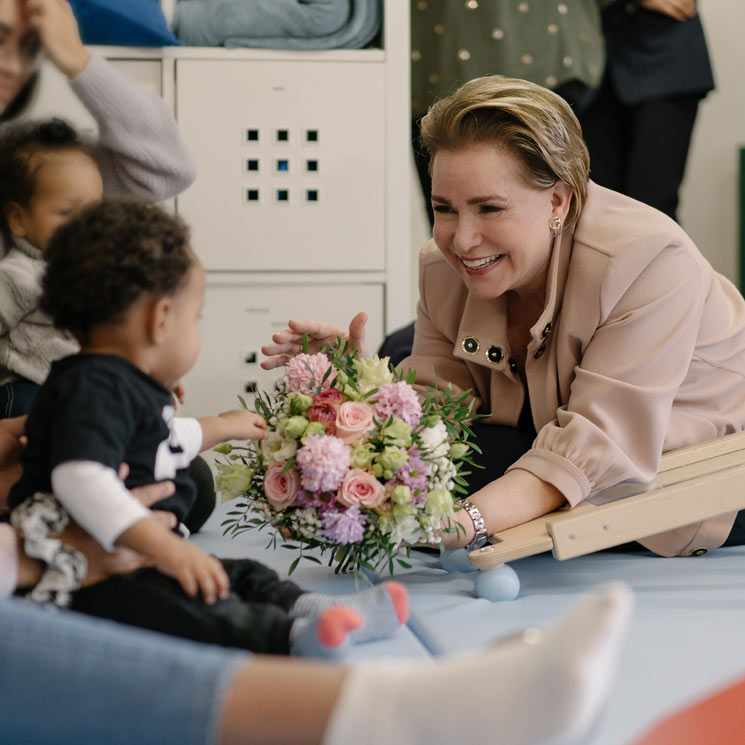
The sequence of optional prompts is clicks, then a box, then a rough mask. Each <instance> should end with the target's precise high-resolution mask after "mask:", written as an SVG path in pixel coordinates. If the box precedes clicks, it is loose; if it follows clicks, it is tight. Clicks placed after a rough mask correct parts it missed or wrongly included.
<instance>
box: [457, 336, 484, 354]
mask: <svg viewBox="0 0 745 745" xmlns="http://www.w3.org/2000/svg"><path fill="white" fill-rule="evenodd" d="M460 346H461V349H462V350H463V351H464V352H465V353H466V354H476V352H478V351H479V347H480V346H481V345H480V344H479V340H478V339H477V338H476V337H475V336H467V337H466V338H465V339H463V341H462V342H461V343H460Z"/></svg>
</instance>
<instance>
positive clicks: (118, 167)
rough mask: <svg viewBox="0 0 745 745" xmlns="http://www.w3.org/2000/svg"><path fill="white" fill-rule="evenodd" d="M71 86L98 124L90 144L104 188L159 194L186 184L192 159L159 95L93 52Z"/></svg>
mask: <svg viewBox="0 0 745 745" xmlns="http://www.w3.org/2000/svg"><path fill="white" fill-rule="evenodd" d="M70 87H71V88H72V90H73V91H74V92H75V94H76V95H77V96H78V98H79V99H80V100H81V102H82V103H83V105H84V106H85V107H86V108H87V109H88V111H89V112H90V113H91V114H92V116H93V118H94V119H95V120H96V122H97V124H98V129H99V136H98V140H97V141H95V142H93V143H92V146H93V149H94V152H95V156H96V160H97V161H98V165H99V167H100V168H101V173H102V176H103V181H104V190H105V192H106V193H107V194H109V195H112V196H127V195H131V196H137V197H144V198H150V199H155V200H162V199H167V198H169V197H172V196H175V195H176V194H179V193H180V192H182V191H183V190H184V189H186V188H187V187H188V186H190V185H191V183H192V182H193V180H194V177H195V167H194V162H193V160H192V158H191V156H190V154H189V153H188V151H187V150H186V147H185V145H184V143H183V141H182V140H181V136H180V134H179V131H178V127H177V126H176V122H175V120H174V118H173V116H172V114H171V112H170V111H169V110H168V108H167V107H166V105H165V103H164V102H163V101H162V100H161V99H160V98H159V97H157V96H154V95H152V94H148V93H146V92H144V91H141V90H140V89H139V88H137V86H135V85H134V84H133V83H131V82H130V81H129V80H127V78H126V77H125V76H124V75H122V74H121V73H120V72H119V71H118V70H116V69H115V68H114V67H113V66H112V65H110V64H109V63H108V62H107V61H106V60H104V59H103V58H101V57H97V56H96V55H94V56H92V57H91V59H90V61H89V62H88V65H87V66H86V68H85V70H83V72H82V73H80V75H78V76H77V77H75V78H74V79H73V80H71V81H70Z"/></svg>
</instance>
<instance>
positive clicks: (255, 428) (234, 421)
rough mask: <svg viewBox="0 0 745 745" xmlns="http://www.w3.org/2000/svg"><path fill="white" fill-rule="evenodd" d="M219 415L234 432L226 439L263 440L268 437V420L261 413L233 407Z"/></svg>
mask: <svg viewBox="0 0 745 745" xmlns="http://www.w3.org/2000/svg"><path fill="white" fill-rule="evenodd" d="M219 416H220V419H223V420H225V422H226V423H227V424H228V429H230V430H231V431H232V433H233V434H231V435H229V436H228V437H226V438H225V439H226V440H263V439H264V438H265V437H266V422H265V421H264V417H262V416H261V415H260V414H255V413H254V412H253V411H246V410H245V409H231V410H230V411H223V412H222V413H221V414H220V415H219Z"/></svg>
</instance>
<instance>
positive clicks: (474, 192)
mask: <svg viewBox="0 0 745 745" xmlns="http://www.w3.org/2000/svg"><path fill="white" fill-rule="evenodd" d="M520 169H521V165H520V162H519V161H518V159H517V158H516V157H515V156H514V155H512V153H511V152H509V151H508V150H506V149H504V148H498V147H495V146H494V145H474V146H472V147H467V148H464V149H462V150H455V151H453V150H440V151H438V152H437V154H436V155H435V158H434V161H433V164H432V207H433V209H434V212H435V225H434V239H435V242H436V243H437V246H438V248H439V249H440V251H442V254H443V255H444V256H445V258H446V259H447V260H448V261H449V262H450V264H451V265H452V266H453V267H454V268H455V271H456V272H458V274H459V275H460V276H461V277H462V279H463V281H464V282H465V284H466V286H467V287H468V290H469V291H470V292H472V293H474V294H475V295H477V296H479V297H482V298H496V297H499V296H500V295H503V294H504V293H505V292H509V291H511V290H514V291H517V292H518V293H520V294H525V295H531V294H533V293H539V294H540V293H543V292H544V289H545V279H546V271H547V269H548V262H549V259H550V255H551V231H550V229H549V220H550V219H551V218H552V217H553V216H554V215H558V216H559V217H561V218H562V219H564V217H565V215H566V209H568V205H569V201H568V200H569V199H570V198H571V190H570V189H569V187H568V186H567V185H566V184H564V183H563V182H562V181H559V182H557V183H556V184H555V185H554V186H552V187H549V188H547V189H536V188H535V187H532V186H529V185H528V184H527V183H526V182H525V180H524V179H523V177H522V175H521V170H520Z"/></svg>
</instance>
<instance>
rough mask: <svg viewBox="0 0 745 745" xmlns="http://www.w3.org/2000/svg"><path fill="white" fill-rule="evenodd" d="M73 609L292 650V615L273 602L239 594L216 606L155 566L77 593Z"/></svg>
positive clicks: (226, 641)
mask: <svg viewBox="0 0 745 745" xmlns="http://www.w3.org/2000/svg"><path fill="white" fill-rule="evenodd" d="M70 607H71V609H72V610H77V611H80V612H82V613H87V614H88V615H92V616H98V617H99V618H108V619H111V620H112V621H118V622H120V623H125V624H128V625H130V626H139V627H140V628H146V629H151V630H153V631H160V632H162V633H164V634H170V635H171V636H179V637H182V638H185V639H192V640H194V641H198V642H206V643H208V644H219V645H221V646H225V647H236V648H238V649H250V650H251V651H252V652H259V653H265V654H290V631H291V629H292V625H293V619H292V618H290V616H289V615H288V614H287V613H286V612H285V611H284V610H283V609H282V608H279V607H277V606H276V605H272V604H270V603H262V602H254V603H249V602H246V601H244V600H242V599H241V598H239V597H238V596H237V595H236V594H235V593H231V594H230V596H229V597H228V598H226V599H224V600H219V601H218V602H216V603H214V604H213V605H207V604H205V603H204V601H203V600H202V599H201V598H200V597H196V598H190V597H189V596H188V595H186V594H185V593H184V592H183V590H182V589H181V587H180V586H179V584H178V582H176V581H175V580H172V579H171V578H170V577H166V576H164V575H162V574H160V573H159V572H157V571H155V570H154V569H141V570H138V571H136V572H133V573H132V574H127V575H122V576H119V577H113V578H111V579H109V580H106V581H105V582H100V583H99V584H96V585H93V586H91V587H85V588H83V589H82V590H78V591H77V592H75V593H73V597H72V603H71V605H70Z"/></svg>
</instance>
